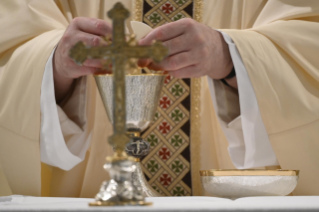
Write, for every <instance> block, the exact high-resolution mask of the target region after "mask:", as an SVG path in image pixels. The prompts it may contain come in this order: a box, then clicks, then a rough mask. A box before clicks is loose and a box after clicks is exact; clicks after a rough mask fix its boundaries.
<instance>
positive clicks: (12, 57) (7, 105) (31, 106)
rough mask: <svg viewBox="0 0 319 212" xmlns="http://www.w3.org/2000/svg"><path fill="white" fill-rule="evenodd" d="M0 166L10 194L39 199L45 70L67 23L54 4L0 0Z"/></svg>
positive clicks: (52, 2)
mask: <svg viewBox="0 0 319 212" xmlns="http://www.w3.org/2000/svg"><path fill="white" fill-rule="evenodd" d="M0 17H1V18H0V32H1V34H0V66H1V73H0V99H1V101H0V163H1V166H2V170H3V173H4V175H5V177H6V179H7V181H8V184H9V186H10V189H11V191H12V193H19V194H27V195H35V196H39V195H40V187H41V179H40V170H41V169H40V152H39V135H40V117H41V114H40V91H41V83H42V77H43V71H44V67H45V64H46V61H47V60H48V58H49V56H50V54H51V52H52V50H53V49H54V47H55V46H56V44H57V43H58V42H59V40H60V38H61V36H62V35H63V33H64V30H65V28H66V26H67V25H68V22H67V21H66V19H65V18H64V16H63V15H62V13H61V12H60V10H59V8H58V7H57V6H56V4H55V3H54V1H31V0H29V1H28V0H27V1H15V0H7V1H6V0H4V1H1V2H0Z"/></svg>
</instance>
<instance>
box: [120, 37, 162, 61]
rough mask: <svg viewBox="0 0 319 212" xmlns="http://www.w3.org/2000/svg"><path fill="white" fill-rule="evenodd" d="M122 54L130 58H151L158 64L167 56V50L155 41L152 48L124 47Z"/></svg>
mask: <svg viewBox="0 0 319 212" xmlns="http://www.w3.org/2000/svg"><path fill="white" fill-rule="evenodd" d="M124 54H125V55H126V56H127V57H130V58H151V59H153V60H154V61H155V62H160V61H162V60H163V59H164V58H165V56H167V54H168V50H167V48H166V47H165V46H163V45H162V43H161V42H160V41H156V42H155V43H154V44H153V45H152V46H126V47H124Z"/></svg>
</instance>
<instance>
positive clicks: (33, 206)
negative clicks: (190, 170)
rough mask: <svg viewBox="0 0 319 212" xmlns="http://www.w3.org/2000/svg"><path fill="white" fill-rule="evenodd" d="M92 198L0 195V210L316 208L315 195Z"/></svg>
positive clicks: (260, 209)
mask: <svg viewBox="0 0 319 212" xmlns="http://www.w3.org/2000/svg"><path fill="white" fill-rule="evenodd" d="M92 201H94V200H93V199H85V198H53V197H29V196H17V195H13V196H8V197H0V211H50V212H55V211H57V212H63V211H67V212H69V211H81V212H84V211H136V212H139V211H152V212H153V211H157V212H159V211H165V212H168V211H172V212H175V211H178V212H179V211H319V196H286V197H247V198H240V199H237V200H229V199H223V198H216V197H152V198H147V201H150V202H153V205H152V206H143V207H141V206H129V207H120V206H116V207H89V206H88V203H89V202H92Z"/></svg>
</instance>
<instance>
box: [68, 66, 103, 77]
mask: <svg viewBox="0 0 319 212" xmlns="http://www.w3.org/2000/svg"><path fill="white" fill-rule="evenodd" d="M100 70H101V69H99V68H94V67H87V66H77V67H76V68H75V69H74V70H73V72H74V75H75V76H74V78H77V77H81V76H86V75H90V74H94V73H95V72H98V71H100Z"/></svg>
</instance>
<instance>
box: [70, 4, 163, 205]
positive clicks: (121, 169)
mask: <svg viewBox="0 0 319 212" xmlns="http://www.w3.org/2000/svg"><path fill="white" fill-rule="evenodd" d="M108 16H109V17H110V18H111V19H112V21H113V35H112V44H111V45H109V46H99V47H87V46H85V45H84V44H83V43H82V42H79V43H77V44H76V45H75V46H74V47H72V48H71V50H70V57H71V58H72V59H73V60H74V61H75V62H76V63H78V64H83V62H84V61H85V60H86V59H87V58H94V59H104V60H111V61H112V71H113V74H112V75H110V74H97V75H95V76H94V77H95V80H96V84H97V86H98V89H99V92H100V95H101V97H102V100H103V104H104V106H105V110H106V112H107V115H108V117H109V120H110V121H111V122H112V124H113V129H114V134H113V135H112V136H111V137H110V138H109V143H110V144H111V145H112V146H113V148H114V151H115V153H114V155H113V156H112V157H108V158H107V162H106V164H105V165H104V169H105V170H107V171H108V172H109V174H110V177H111V180H110V181H105V182H103V184H102V186H101V189H100V192H99V193H98V194H97V195H96V202H94V203H91V204H90V205H91V206H101V205H102V206H109V205H148V203H147V202H145V201H144V197H145V196H159V194H157V192H156V191H154V190H153V189H152V188H151V187H150V186H149V185H148V184H147V182H146V180H145V177H144V175H143V172H142V170H141V166H140V164H139V162H135V161H139V159H140V158H141V157H143V156H145V155H147V154H148V151H149V144H148V143H147V142H146V141H144V140H143V139H142V138H141V137H140V133H141V132H142V131H143V130H144V129H146V128H147V126H148V125H149V124H150V122H151V121H152V120H153V118H154V114H155V110H156V108H157V105H158V101H159V97H160V93H161V88H162V86H163V83H164V78H165V75H163V74H145V75H143V74H137V75H125V73H126V69H127V68H128V66H127V62H128V61H129V60H130V59H132V58H136V59H138V58H151V59H153V60H154V61H155V62H160V61H161V60H163V59H164V57H165V56H166V55H167V49H166V48H165V47H164V46H163V45H162V44H161V43H160V42H155V43H154V44H153V45H151V46H132V45H129V43H128V42H126V37H125V27H124V21H125V19H127V18H128V17H129V12H128V10H126V9H125V8H124V7H123V5H122V4H121V3H116V4H115V6H114V7H113V9H112V10H110V11H109V12H108ZM125 151H126V152H125ZM126 153H127V154H126ZM127 155H130V156H134V157H135V159H134V158H133V157H130V156H127Z"/></svg>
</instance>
